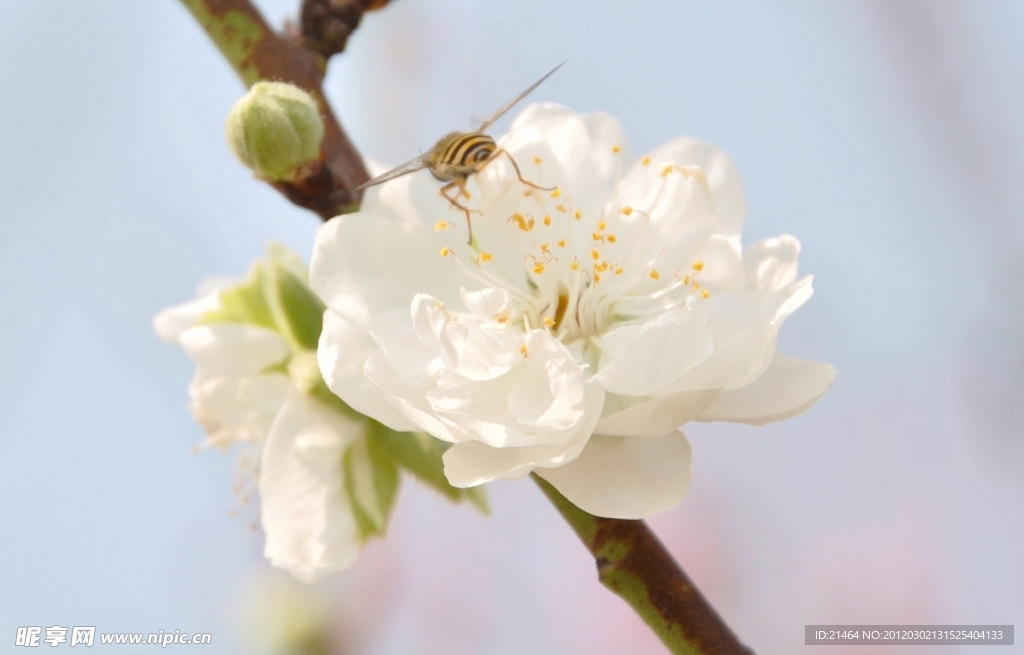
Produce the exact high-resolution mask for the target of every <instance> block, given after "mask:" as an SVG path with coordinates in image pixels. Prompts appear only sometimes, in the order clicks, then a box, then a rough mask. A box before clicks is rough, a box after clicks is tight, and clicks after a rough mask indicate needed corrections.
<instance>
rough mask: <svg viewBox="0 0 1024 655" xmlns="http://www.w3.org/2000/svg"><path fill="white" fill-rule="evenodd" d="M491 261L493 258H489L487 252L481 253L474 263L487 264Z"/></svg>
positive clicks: (489, 255)
mask: <svg viewBox="0 0 1024 655" xmlns="http://www.w3.org/2000/svg"><path fill="white" fill-rule="evenodd" d="M492 259H494V258H493V257H491V253H489V252H482V253H480V256H479V257H477V258H476V261H477V262H489V261H491V260H492Z"/></svg>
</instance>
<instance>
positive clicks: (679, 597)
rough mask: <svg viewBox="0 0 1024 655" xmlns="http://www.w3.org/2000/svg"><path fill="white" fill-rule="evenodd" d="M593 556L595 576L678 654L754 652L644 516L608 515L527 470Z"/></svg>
mask: <svg viewBox="0 0 1024 655" xmlns="http://www.w3.org/2000/svg"><path fill="white" fill-rule="evenodd" d="M531 477H533V480H534V482H536V483H537V485H538V486H539V487H540V488H541V490H542V491H543V492H544V494H545V495H546V496H547V497H548V499H549V500H550V501H551V503H552V504H553V505H554V506H555V507H556V508H557V509H558V512H559V513H560V514H561V515H562V517H563V518H564V519H565V521H566V522H567V523H568V524H569V526H570V527H572V529H573V531H574V532H575V533H576V536H578V537H579V538H580V540H581V541H582V542H583V545H585V546H586V547H587V550H589V551H590V554H591V555H593V556H594V559H595V561H596V563H597V577H598V579H599V580H600V581H601V584H603V585H604V586H605V587H607V588H608V589H609V590H611V591H612V592H613V593H614V594H616V595H617V596H619V597H620V598H622V599H623V600H624V601H626V602H627V603H629V605H630V607H632V608H633V610H634V611H635V612H636V613H637V614H638V615H639V616H640V618H642V619H643V620H644V622H645V623H647V625H648V626H650V628H651V629H652V630H653V631H654V633H655V634H657V635H658V638H659V639H661V641H662V643H664V644H665V646H667V647H668V649H669V651H670V652H672V653H675V654H677V655H753V652H754V651H752V650H750V649H749V648H747V647H746V646H744V645H743V644H742V643H740V641H739V639H737V637H736V635H735V634H733V632H732V630H730V629H729V626H727V625H726V624H725V622H724V621H723V620H722V617H720V616H719V615H718V613H717V612H715V610H714V608H713V607H711V604H710V603H708V601H707V599H705V598H704V596H703V595H701V593H700V591H699V590H698V589H697V587H695V586H694V584H693V581H691V580H690V578H689V577H688V576H687V575H686V573H685V572H684V571H683V569H682V567H680V566H679V564H678V563H677V562H676V561H675V560H674V559H673V558H672V555H671V554H670V553H669V552H668V551H667V550H666V549H665V546H664V545H662V543H661V542H660V541H658V538H657V537H656V536H655V535H654V533H653V532H651V529H650V528H649V527H647V524H646V523H644V522H643V521H626V520H621V519H606V518H601V517H598V516H593V515H591V514H588V513H586V512H584V511H583V510H581V509H580V508H578V507H576V506H575V505H573V504H572V503H571V502H569V500H568V499H567V498H566V497H565V496H563V495H562V494H560V493H559V492H558V490H557V489H555V488H554V487H553V486H551V484H550V483H548V482H547V481H546V480H544V479H543V478H541V477H539V476H538V475H536V474H531Z"/></svg>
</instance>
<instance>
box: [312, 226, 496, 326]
mask: <svg viewBox="0 0 1024 655" xmlns="http://www.w3.org/2000/svg"><path fill="white" fill-rule="evenodd" d="M448 218H450V217H448ZM445 245H446V242H445V241H444V240H442V239H441V238H440V237H439V236H438V235H437V233H436V232H434V230H433V228H432V227H430V228H427V227H425V226H424V225H421V224H419V223H399V222H398V221H395V220H393V219H389V218H388V217H386V216H382V215H379V214H371V213H368V212H356V213H354V214H345V215H343V216H338V217H335V218H332V219H331V220H330V221H328V222H327V223H325V224H324V225H323V226H321V227H320V229H319V231H318V232H317V236H316V244H315V246H314V250H313V260H312V263H311V264H310V272H309V282H310V285H311V286H312V287H313V290H314V291H316V293H317V295H319V296H320V298H321V299H322V300H323V301H324V302H325V303H326V304H327V306H328V307H330V308H331V309H332V310H333V311H335V312H337V313H338V314H339V315H341V316H343V317H345V318H346V319H348V320H350V321H353V322H356V323H359V324H363V323H365V322H366V321H368V320H369V318H370V316H371V315H373V314H376V313H378V312H382V311H385V310H388V309H394V308H396V307H404V308H408V307H409V305H410V303H411V302H412V299H413V297H414V296H415V295H416V294H417V293H429V294H430V295H432V296H434V297H435V298H438V299H440V300H441V301H442V302H445V303H447V304H449V305H452V306H455V303H457V302H458V301H459V300H460V299H461V293H460V291H461V288H462V287H470V288H474V287H476V286H477V284H475V283H474V281H473V280H471V279H470V278H469V277H467V276H466V275H465V274H464V273H463V272H462V270H461V269H460V268H459V266H458V264H457V263H456V262H455V261H453V258H451V257H442V256H441V249H442V248H444V247H445Z"/></svg>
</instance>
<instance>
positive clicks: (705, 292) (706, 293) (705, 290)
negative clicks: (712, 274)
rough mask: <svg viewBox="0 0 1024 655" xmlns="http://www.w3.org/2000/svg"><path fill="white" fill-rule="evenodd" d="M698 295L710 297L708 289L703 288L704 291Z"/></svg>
mask: <svg viewBox="0 0 1024 655" xmlns="http://www.w3.org/2000/svg"><path fill="white" fill-rule="evenodd" d="M700 297H701V298H710V297H711V294H710V293H708V290H707V289H704V292H703V293H701V294H700Z"/></svg>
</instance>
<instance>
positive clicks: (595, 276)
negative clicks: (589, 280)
mask: <svg viewBox="0 0 1024 655" xmlns="http://www.w3.org/2000/svg"><path fill="white" fill-rule="evenodd" d="M600 281H601V276H600V275H598V274H597V273H594V284H597V283H598V282H600Z"/></svg>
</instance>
